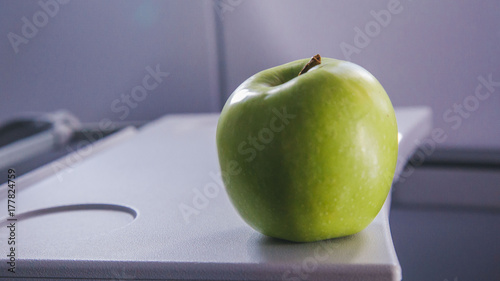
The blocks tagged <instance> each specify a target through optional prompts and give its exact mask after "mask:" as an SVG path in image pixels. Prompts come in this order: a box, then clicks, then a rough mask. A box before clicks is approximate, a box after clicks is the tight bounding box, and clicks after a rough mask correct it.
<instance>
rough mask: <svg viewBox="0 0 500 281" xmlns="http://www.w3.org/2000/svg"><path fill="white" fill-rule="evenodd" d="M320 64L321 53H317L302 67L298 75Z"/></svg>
mask: <svg viewBox="0 0 500 281" xmlns="http://www.w3.org/2000/svg"><path fill="white" fill-rule="evenodd" d="M319 64H321V56H320V55H319V54H317V55H315V56H314V57H312V58H311V60H310V61H309V62H308V63H307V64H306V65H304V68H302V70H301V71H300V73H299V75H298V76H300V75H302V74H304V73H306V72H308V71H309V69H311V68H313V67H315V66H316V65H319Z"/></svg>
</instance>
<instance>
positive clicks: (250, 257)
mask: <svg viewBox="0 0 500 281" xmlns="http://www.w3.org/2000/svg"><path fill="white" fill-rule="evenodd" d="M217 118H218V115H215V114H212V115H173V116H167V117H164V118H162V119H159V120H157V121H155V122H153V123H151V124H150V125H148V126H146V127H144V128H143V129H142V130H141V131H140V132H139V133H138V134H137V135H136V136H134V137H132V138H131V139H128V140H126V141H124V142H121V143H118V144H117V145H116V146H114V147H112V148H109V149H107V150H105V151H102V152H100V153H98V154H97V155H93V156H92V157H89V158H88V159H85V160H82V161H81V163H79V165H78V166H77V167H76V168H74V169H73V171H72V172H71V173H66V174H65V176H64V177H63V178H62V179H61V177H58V176H56V175H54V176H51V177H47V178H45V179H43V180H41V181H40V182H37V183H34V184H32V185H31V186H26V187H24V188H19V189H20V192H19V193H18V194H17V197H16V214H17V217H18V222H17V223H16V224H17V228H16V231H17V232H16V255H17V263H16V272H17V273H16V274H15V275H13V274H12V273H10V272H8V271H7V266H8V265H7V263H6V262H7V259H6V254H7V252H8V248H7V247H8V245H7V241H6V237H7V235H9V234H8V229H7V228H6V226H5V225H6V221H5V219H6V218H4V219H2V220H1V221H0V226H1V228H0V237H2V238H1V240H0V254H1V256H0V277H17V278H21V277H24V278H33V279H37V278H42V277H49V278H68V279H69V278H71V279H79V278H82V279H83V278H89V279H96V278H99V279H101V278H108V279H120V280H122V279H148V280H163V279H178V280H400V279H401V268H400V265H399V262H398V260H397V256H396V253H395V250H394V246H393V243H392V239H391V234H390V229H389V222H388V213H389V203H390V197H389V199H388V200H387V202H386V204H385V205H384V207H383V210H382V211H381V212H380V213H379V215H378V216H377V218H376V219H375V220H374V221H373V223H371V224H370V225H369V226H368V227H367V228H366V229H365V230H363V231H362V232H360V233H358V234H356V235H352V236H350V237H345V238H340V239H331V240H327V241H321V242H315V243H290V242H285V241H281V240H277V239H272V238H269V237H265V236H263V235H261V234H259V233H257V232H255V231H254V230H253V229H251V228H250V227H249V226H247V225H246V224H245V223H244V222H243V221H242V220H241V218H240V217H239V216H238V215H237V213H236V211H235V210H234V209H233V207H232V205H231V204H230V202H229V200H228V198H227V196H226V193H225V191H224V189H223V187H222V183H221V179H220V175H219V167H218V161H217V155H216V146H215V128H216V122H217ZM397 118H398V126H399V131H400V133H401V134H402V136H403V138H402V139H401V143H400V154H399V156H400V157H402V158H401V159H407V157H408V156H409V155H410V153H411V152H412V150H413V149H415V142H414V141H415V139H421V138H423V137H425V136H426V134H427V133H428V131H429V129H430V123H429V122H430V111H429V110H427V109H425V108H415V109H400V110H397ZM403 165H404V161H399V162H398V168H397V169H398V171H401V169H402V168H403ZM4 188H5V186H4V187H0V190H5V189H4ZM5 195H6V194H1V195H0V198H1V204H0V206H6V198H5ZM2 209H3V210H2ZM2 209H0V214H2V212H3V213H4V214H6V212H7V210H6V207H5V208H2ZM182 210H184V213H183V211H182ZM187 214H189V215H187Z"/></svg>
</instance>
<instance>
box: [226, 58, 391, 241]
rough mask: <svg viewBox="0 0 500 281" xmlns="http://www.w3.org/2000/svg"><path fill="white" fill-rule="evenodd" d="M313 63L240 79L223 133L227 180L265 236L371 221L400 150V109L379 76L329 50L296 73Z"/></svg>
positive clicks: (302, 235)
mask: <svg viewBox="0 0 500 281" xmlns="http://www.w3.org/2000/svg"><path fill="white" fill-rule="evenodd" d="M307 62H308V59H303V60H297V61H294V62H290V63H287V64H284V65H281V66H277V67H273V68H270V69H268V70H264V71H261V72H259V73H257V74H255V75H254V76H252V77H250V78H249V79H247V80H246V81H245V82H243V83H242V84H241V85H240V86H239V87H238V88H237V89H236V90H235V91H234V92H233V93H232V95H231V96H230V97H229V99H228V100H227V102H226V104H225V106H224V108H223V110H222V112H221V115H220V118H219V121H218V125H217V133H216V138H217V140H216V141H217V149H218V156H219V163H220V167H221V171H222V178H223V182H224V185H225V187H226V191H227V194H228V195H229V198H230V200H231V202H232V204H233V205H234V207H235V208H236V210H237V211H238V213H239V214H240V216H241V217H242V218H243V219H244V220H245V222H247V223H248V224H249V225H250V226H251V227H252V228H254V229H255V230H257V231H259V232H261V233H262V234H264V235H267V236H271V237H275V238H281V239H285V240H289V241H295V242H310V241H318V240H324V239H330V238H336V237H342V236H347V235H351V234H354V233H357V232H359V231H361V230H363V229H364V228H365V227H366V226H368V225H369V224H370V222H371V221H372V220H373V219H374V218H375V216H376V215H377V214H378V212H379V211H380V209H381V208H382V205H383V204H384V202H385V200H386V198H387V195H388V193H389V191H390V188H391V184H392V180H393V177H394V171H395V168H396V161H397V156H398V129H397V124H396V116H395V113H394V108H393V106H392V104H391V101H390V99H389V97H388V95H387V93H386V92H385V90H384V89H383V87H382V85H381V84H380V83H379V82H378V81H377V80H376V79H375V77H373V75H371V74H370V73H369V72H368V71H367V70H365V69H364V68H362V67H360V66H358V65H356V64H353V63H350V62H347V61H341V60H335V59H330V58H322V63H321V64H320V65H318V66H315V67H313V68H312V69H310V70H309V71H308V72H306V73H304V74H302V75H300V76H297V75H298V73H299V72H300V70H301V69H302V67H303V66H304V65H305V64H306V63H307Z"/></svg>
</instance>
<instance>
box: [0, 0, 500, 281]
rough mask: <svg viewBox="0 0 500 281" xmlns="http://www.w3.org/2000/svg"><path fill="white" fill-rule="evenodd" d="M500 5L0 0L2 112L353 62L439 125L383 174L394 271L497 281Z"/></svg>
mask: <svg viewBox="0 0 500 281" xmlns="http://www.w3.org/2000/svg"><path fill="white" fill-rule="evenodd" d="M499 15H500V2H499V1H496V0H486V1H479V2H478V1H450V0H447V1H431V0H426V1H411V0H400V1H397V0H376V1H361V0H349V1H347V0H343V1H340V0H338V1H319V0H310V1H298V0H286V1H285V0H273V1H264V0H217V1H209V0H207V1H195V0H170V1H141V0H137V1H118V0H106V1H103V0H100V1H98V0H86V1H81V0H72V1H67V0H64V1H63V0H60V1H56V0H23V1H7V0H0V35H1V36H2V37H1V38H3V39H1V40H0V124H1V123H4V122H6V121H7V120H9V119H11V118H13V117H16V116H21V115H23V114H26V113H29V114H33V113H41V112H53V111H55V110H58V109H67V110H68V111H70V112H71V113H73V114H74V115H75V116H76V117H77V118H78V119H80V120H81V121H82V122H86V123H99V122H103V121H112V122H114V123H116V124H120V123H127V122H131V123H133V122H139V123H141V122H147V121H150V120H154V119H156V118H159V117H161V116H163V115H165V114H173V113H199V112H218V111H220V110H221V108H222V106H223V104H224V102H225V100H226V99H227V97H228V96H229V95H230V94H231V92H232V91H233V90H234V89H235V88H236V87H237V86H238V85H239V84H240V83H241V82H243V81H244V80H245V79H246V78H248V77H249V76H251V75H252V74H254V73H256V72H258V71H260V70H263V69H266V68H269V67H272V66H276V65H279V64H283V63H286V62H289V61H293V60H296V59H300V58H306V57H311V56H312V55H314V54H316V53H320V54H321V55H322V56H324V57H332V58H338V59H343V60H349V61H352V62H355V63H357V64H360V65H361V66H363V67H365V68H366V69H367V70H369V71H370V72H371V73H372V74H373V75H374V76H375V77H377V78H378V79H379V81H380V82H381V84H382V85H383V86H384V88H385V89H386V91H387V93H388V94H389V96H390V98H391V100H392V102H393V105H394V106H395V107H403V106H429V107H430V108H431V109H432V111H433V128H435V129H439V130H440V131H442V132H444V136H445V140H444V141H443V142H442V143H434V144H435V145H436V150H435V151H434V148H433V149H432V150H433V151H432V153H428V154H427V155H426V158H425V162H424V163H423V164H422V165H421V162H419V163H418V167H415V168H416V171H415V173H413V176H411V177H409V178H408V179H407V180H406V181H405V182H401V183H397V184H396V186H395V193H394V204H393V210H392V212H391V226H392V229H393V238H394V241H395V245H396V251H397V253H398V256H399V258H400V262H401V264H402V268H403V276H404V280H445V279H447V280H486V279H488V280H499V279H500V271H499V269H495V268H496V267H497V265H498V264H499V263H500V247H499V246H495V245H497V243H496V238H497V237H498V233H499V231H500V229H499V225H500V219H499V214H500V213H499V210H500V203H499V200H498V198H500V193H499V190H500V184H499V183H500V175H499V167H500V157H499V155H500V153H499V151H500V122H499V121H500V110H499V108H500V67H499V66H500V52H499V47H498V46H500V16H499ZM436 198H444V199H443V200H437V199H436Z"/></svg>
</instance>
